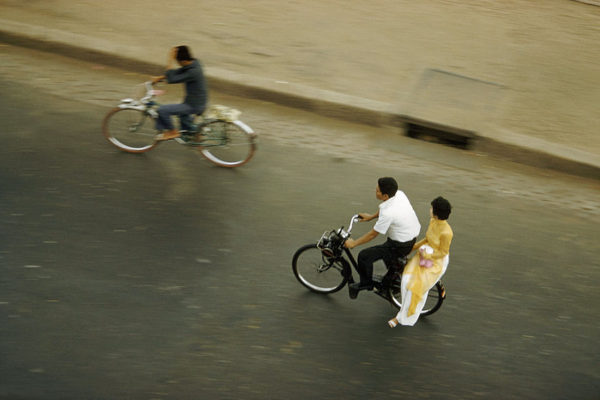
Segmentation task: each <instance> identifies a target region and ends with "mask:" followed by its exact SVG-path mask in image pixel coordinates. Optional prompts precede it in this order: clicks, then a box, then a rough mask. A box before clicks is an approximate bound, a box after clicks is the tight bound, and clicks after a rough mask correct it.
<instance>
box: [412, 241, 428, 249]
mask: <svg viewBox="0 0 600 400" xmlns="http://www.w3.org/2000/svg"><path fill="white" fill-rule="evenodd" d="M426 242H427V238H423V239H421V240H419V241H418V242H417V243H415V245H414V246H413V248H412V250H411V251H414V250H417V249H418V248H419V247H421V246H423V245H424V244H425V243H426Z"/></svg>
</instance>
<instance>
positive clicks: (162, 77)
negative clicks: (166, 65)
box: [152, 75, 165, 84]
mask: <svg viewBox="0 0 600 400" xmlns="http://www.w3.org/2000/svg"><path fill="white" fill-rule="evenodd" d="M164 80H165V77H164V75H163V76H153V77H152V84H155V83H158V82H161V81H164Z"/></svg>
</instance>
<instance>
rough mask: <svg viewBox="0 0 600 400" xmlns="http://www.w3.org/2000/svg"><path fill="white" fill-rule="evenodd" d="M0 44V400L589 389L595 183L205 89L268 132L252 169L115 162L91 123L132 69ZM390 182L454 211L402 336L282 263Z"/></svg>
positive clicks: (420, 201) (155, 156) (469, 394)
mask: <svg viewBox="0 0 600 400" xmlns="http://www.w3.org/2000/svg"><path fill="white" fill-rule="evenodd" d="M4 50H6V51H5V53H4V54H3V63H2V66H1V67H0V72H1V76H2V78H1V79H0V90H1V91H2V93H3V95H2V97H1V98H0V120H1V121H2V123H3V129H2V131H1V133H0V135H2V138H3V141H4V145H3V146H2V150H0V163H1V164H0V174H1V175H0V182H2V191H1V194H0V196H1V197H0V224H1V225H2V230H1V231H0V257H1V258H0V261H1V263H0V268H1V270H2V273H1V274H0V318H1V319H2V323H1V324H0V375H1V376H3V379H2V381H1V382H0V398H3V399H15V398H17V399H18V398H23V399H29V398H36V399H82V398H97V399H126V398H128V399H188V398H189V399H197V398H226V399H227V398H246V399H264V398H292V399H296V398H297V399H305V398H308V397H313V398H348V399H361V398H383V397H386V398H390V397H391V398H406V397H421V398H431V399H441V398H444V399H479V398H489V399H496V398H507V399H510V398H514V399H522V398H529V399H548V398H559V399H590V398H594V397H595V396H597V394H598V393H600V387H599V384H598V382H599V376H598V369H597V365H598V361H599V360H598V354H599V353H600V351H599V350H600V349H599V346H598V341H597V338H598V336H599V330H598V324H597V320H598V317H599V315H598V307H597V305H598V304H599V300H600V296H599V295H598V291H597V290H596V284H597V282H598V280H599V279H598V278H599V271H600V269H599V268H598V255H599V254H598V245H597V242H596V237H597V233H598V228H597V227H598V222H599V212H598V201H597V200H598V193H599V191H598V184H597V182H594V181H586V180H582V179H573V178H572V177H567V176H563V175H560V174H556V173H552V172H545V171H537V170H534V169H530V168H526V167H521V166H517V165H513V164H509V163H503V162H501V161H498V160H494V159H490V158H487V157H483V156H480V155H477V154H475V153H470V152H463V151H459V150H456V149H448V148H444V147H439V146H434V145H430V144H428V143H422V142H416V141H412V140H409V139H406V138H402V137H399V136H397V135H395V134H394V133H393V132H391V133H386V132H384V131H383V130H380V129H370V128H368V127H365V126H360V125H351V124H344V123H341V122H339V121H331V120H327V119H324V118H318V117H315V116H312V115H310V114H307V113H302V112H298V111H294V110H289V109H285V108H282V107H277V106H275V105H273V104H268V103H258V102H252V101H248V100H243V99H237V98H233V97H225V96H219V95H218V94H213V99H214V100H215V101H218V102H222V103H225V104H229V105H232V106H236V107H239V108H240V109H242V110H243V111H244V114H243V119H244V120H245V121H246V122H248V123H249V124H250V125H251V126H252V127H253V128H255V130H256V131H257V132H258V133H259V134H260V135H261V143H260V148H259V152H258V153H257V155H256V158H255V159H253V160H252V161H251V163H250V164H248V165H247V166H245V167H243V168H240V169H236V170H224V169H220V168H216V167H213V166H211V165H210V164H208V163H207V162H206V161H204V160H203V159H202V158H201V157H200V156H199V155H197V154H196V153H195V152H194V151H191V150H188V149H186V148H183V147H181V146H178V145H176V144H174V143H167V144H164V145H161V146H159V147H158V148H157V149H155V150H154V151H152V152H151V153H148V154H146V155H142V156H135V155H130V154H124V153H120V152H119V151H117V150H116V149H113V148H112V147H111V146H110V145H109V144H108V143H107V142H106V141H105V140H104V139H103V138H102V137H101V135H100V133H99V124H100V121H101V118H102V116H103V114H104V113H105V112H106V110H107V102H108V100H111V99H117V98H119V97H122V96H121V92H129V91H130V88H132V87H133V86H134V84H135V83H137V82H140V81H141V80H143V77H140V76H136V75H131V74H130V73H129V72H126V71H118V70H112V69H100V67H98V66H94V65H89V64H85V63H81V62H71V61H70V60H65V59H61V58H58V57H56V58H55V57H51V56H47V55H44V57H43V59H44V63H43V64H41V63H39V60H40V55H39V54H37V53H31V52H23V51H21V50H19V49H13V48H5V49H4ZM73 77H77V78H76V79H74V78H73ZM169 89H171V88H169ZM123 94H124V95H125V94H126V93H123ZM170 95H172V96H176V92H175V93H173V92H172V91H171V92H170ZM383 175H392V176H395V177H397V178H398V180H399V181H400V183H401V185H402V187H403V188H404V189H405V190H406V192H407V194H408V195H409V197H410V198H411V200H412V201H413V203H414V205H415V208H416V210H417V213H418V214H419V217H420V218H421V221H422V222H425V221H426V216H427V212H428V208H429V206H428V203H429V201H430V200H431V198H433V197H435V196H436V195H438V194H444V195H445V196H446V197H448V198H449V199H450V200H451V201H452V202H453V204H454V206H455V210H454V213H453V215H452V216H451V220H450V222H451V224H452V226H453V228H454V231H455V241H454V243H453V247H452V261H451V265H450V268H449V271H448V274H447V276H446V278H445V282H446V285H447V288H448V299H447V301H446V303H445V304H444V306H443V308H442V310H441V311H440V312H438V313H437V314H435V315H434V316H433V317H432V318H430V319H428V320H422V321H420V322H419V323H418V325H417V326H415V327H413V328H396V329H394V330H392V329H389V328H388V327H387V325H386V321H387V319H388V318H390V317H391V316H393V315H394V312H393V310H392V309H391V308H390V307H389V306H388V305H386V304H385V303H384V302H382V301H381V300H380V299H379V298H376V297H375V296H373V295H369V294H361V295H360V296H359V299H358V300H357V301H351V300H350V299H348V297H347V295H346V293H345V292H340V293H338V294H335V295H333V296H329V297H322V296H317V295H312V294H310V293H307V291H306V290H304V289H303V288H302V287H301V286H300V285H299V284H298V283H297V282H295V281H294V278H293V276H292V274H291V269H290V260H291V256H292V254H293V252H294V251H295V249H296V248H297V247H299V246H300V245H302V244H305V243H309V242H311V241H314V240H316V239H317V238H318V237H319V236H320V234H321V233H322V232H323V231H324V230H326V229H332V228H335V227H337V226H339V225H342V224H346V223H347V219H348V217H349V216H350V215H351V214H352V213H354V212H357V211H373V210H375V209H376V206H377V202H376V200H375V198H374V183H375V179H376V178H377V177H378V176H383ZM369 226H370V225H368V224H364V225H359V227H358V228H357V231H356V232H357V234H360V233H361V232H364V231H366V230H367V229H369Z"/></svg>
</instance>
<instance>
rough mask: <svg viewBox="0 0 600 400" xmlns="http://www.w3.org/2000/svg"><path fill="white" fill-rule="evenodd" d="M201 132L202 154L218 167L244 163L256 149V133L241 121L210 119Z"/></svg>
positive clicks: (236, 165) (231, 166)
mask: <svg viewBox="0 0 600 400" xmlns="http://www.w3.org/2000/svg"><path fill="white" fill-rule="evenodd" d="M201 133H202V137H201V138H200V140H201V144H202V145H201V147H200V151H201V152H202V155H203V156H204V157H205V158H206V159H208V160H209V161H210V162H212V163H213V164H216V165H218V166H220V167H227V168H233V167H239V166H240V165H244V164H246V163H247V162H248V161H250V159H251V158H252V156H253V155H254V152H255V151H256V135H255V134H254V132H253V131H252V129H251V128H250V127H249V126H248V125H246V124H244V123H243V122H241V121H232V122H229V121H222V120H216V121H211V122H209V123H208V124H206V125H204V126H203V127H202V130H201Z"/></svg>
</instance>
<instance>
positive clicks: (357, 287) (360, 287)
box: [349, 282, 374, 291]
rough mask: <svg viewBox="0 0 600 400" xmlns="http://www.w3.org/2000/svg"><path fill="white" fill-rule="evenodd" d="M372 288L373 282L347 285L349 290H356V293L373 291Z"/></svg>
mask: <svg viewBox="0 0 600 400" xmlns="http://www.w3.org/2000/svg"><path fill="white" fill-rule="evenodd" d="M373 286H374V283H373V282H369V283H360V282H359V283H351V284H350V285H349V287H350V288H352V289H354V290H356V291H361V290H373Z"/></svg>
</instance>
